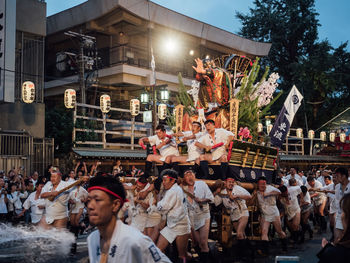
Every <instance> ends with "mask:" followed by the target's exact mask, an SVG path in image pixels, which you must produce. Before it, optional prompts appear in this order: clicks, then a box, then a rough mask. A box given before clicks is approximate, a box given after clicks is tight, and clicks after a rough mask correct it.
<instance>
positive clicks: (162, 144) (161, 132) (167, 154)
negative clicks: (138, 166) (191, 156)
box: [139, 124, 179, 177]
mask: <svg viewBox="0 0 350 263" xmlns="http://www.w3.org/2000/svg"><path fill="white" fill-rule="evenodd" d="M145 143H149V144H150V145H151V146H153V145H155V146H156V149H157V150H159V154H149V155H147V159H146V164H145V174H144V176H145V177H149V176H150V175H151V174H150V171H151V169H152V162H157V163H161V164H163V163H164V168H170V166H171V165H170V162H171V158H172V157H173V156H179V151H178V150H177V145H176V142H175V140H174V138H171V136H170V135H167V134H166V130H165V128H164V125H161V124H160V125H158V126H157V127H156V135H153V136H150V137H143V138H141V139H140V140H139V145H141V146H144V144H145Z"/></svg>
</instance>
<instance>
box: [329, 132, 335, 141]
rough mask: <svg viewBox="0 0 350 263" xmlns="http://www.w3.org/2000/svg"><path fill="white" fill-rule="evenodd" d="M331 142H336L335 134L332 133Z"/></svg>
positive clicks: (330, 135)
mask: <svg viewBox="0 0 350 263" xmlns="http://www.w3.org/2000/svg"><path fill="white" fill-rule="evenodd" d="M329 140H330V141H331V142H334V141H335V132H331V133H330V134H329Z"/></svg>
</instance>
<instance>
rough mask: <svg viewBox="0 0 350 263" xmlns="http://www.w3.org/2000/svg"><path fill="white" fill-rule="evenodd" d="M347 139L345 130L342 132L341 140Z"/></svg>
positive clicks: (343, 141)
mask: <svg viewBox="0 0 350 263" xmlns="http://www.w3.org/2000/svg"><path fill="white" fill-rule="evenodd" d="M345 141H346V134H345V132H342V133H341V134H340V142H342V143H345Z"/></svg>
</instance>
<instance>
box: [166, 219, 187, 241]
mask: <svg viewBox="0 0 350 263" xmlns="http://www.w3.org/2000/svg"><path fill="white" fill-rule="evenodd" d="M190 233H191V226H190V224H189V222H188V218H187V217H184V218H183V219H182V220H181V221H180V222H178V223H177V224H176V226H174V227H172V228H170V227H168V226H166V227H164V228H163V229H162V230H161V231H160V234H161V235H162V236H163V237H164V238H165V239H166V240H168V242H169V243H170V244H171V243H173V242H174V240H175V239H176V237H177V236H183V235H186V234H190Z"/></svg>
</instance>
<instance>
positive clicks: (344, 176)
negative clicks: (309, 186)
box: [334, 167, 350, 242]
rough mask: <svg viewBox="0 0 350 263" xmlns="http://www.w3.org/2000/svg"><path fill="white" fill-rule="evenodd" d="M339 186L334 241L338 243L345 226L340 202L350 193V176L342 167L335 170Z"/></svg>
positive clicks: (337, 186) (336, 198) (336, 199)
mask: <svg viewBox="0 0 350 263" xmlns="http://www.w3.org/2000/svg"><path fill="white" fill-rule="evenodd" d="M335 174H336V177H337V181H338V184H337V185H336V186H335V201H336V206H337V214H336V218H335V230H334V241H335V242H338V241H339V239H340V238H341V237H342V235H343V233H344V226H343V223H342V219H341V214H342V209H341V205H340V201H341V199H342V198H343V196H344V195H345V194H349V193H350V181H349V174H348V170H347V169H346V168H343V167H340V168H337V169H336V170H335Z"/></svg>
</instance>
